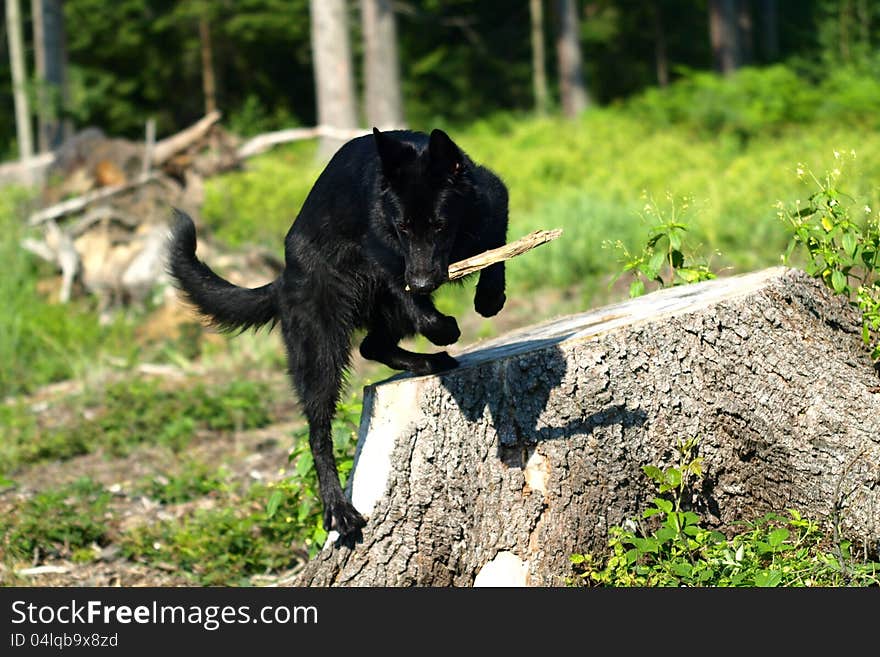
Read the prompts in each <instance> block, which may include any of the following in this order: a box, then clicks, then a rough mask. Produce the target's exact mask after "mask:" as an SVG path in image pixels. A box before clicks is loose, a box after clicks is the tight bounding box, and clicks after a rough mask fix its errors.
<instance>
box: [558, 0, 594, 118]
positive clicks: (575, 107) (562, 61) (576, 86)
mask: <svg viewBox="0 0 880 657" xmlns="http://www.w3.org/2000/svg"><path fill="white" fill-rule="evenodd" d="M556 23H557V31H556V58H557V62H558V67H559V95H560V97H561V102H562V113H563V114H564V115H565V116H567V117H568V118H575V117H576V116H578V115H579V114H580V113H581V112H583V111H584V110H585V109H587V107H588V106H589V104H590V97H589V95H588V94H587V88H586V86H585V85H584V68H583V57H582V55H581V42H580V23H579V21H578V15H577V8H576V6H575V0H556Z"/></svg>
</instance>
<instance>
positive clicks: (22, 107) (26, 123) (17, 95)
mask: <svg viewBox="0 0 880 657" xmlns="http://www.w3.org/2000/svg"><path fill="white" fill-rule="evenodd" d="M19 9H20V7H19V4H18V0H6V34H7V39H8V41H9V63H10V68H11V69H12V96H13V101H14V103H15V129H16V138H17V140H18V157H19V159H20V160H27V159H30V158H31V157H32V156H33V154H34V137H33V128H32V126H31V112H30V107H29V103H28V97H27V68H26V66H25V61H24V46H23V39H22V36H21V12H20V11H19Z"/></svg>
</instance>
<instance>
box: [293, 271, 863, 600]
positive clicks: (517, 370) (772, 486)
mask: <svg viewBox="0 0 880 657" xmlns="http://www.w3.org/2000/svg"><path fill="white" fill-rule="evenodd" d="M459 358H460V361H461V365H460V367H459V368H458V369H456V370H454V371H451V372H449V373H447V374H444V375H442V376H424V377H414V376H396V377H394V378H392V379H389V380H387V381H385V382H382V383H378V384H375V385H372V386H369V387H368V388H366V389H365V393H364V412H363V417H362V419H361V430H360V439H359V442H358V451H357V456H356V461H355V467H354V470H353V471H352V474H351V477H350V480H349V491H350V493H351V495H352V500H353V502H354V504H355V506H356V507H357V508H358V509H359V510H360V511H361V512H362V513H364V514H365V515H366V516H367V517H368V523H367V526H366V528H365V530H364V540H363V542H361V543H359V544H358V545H356V546H355V548H354V549H353V550H352V549H348V548H345V547H332V546H331V545H330V544H329V543H328V545H326V546H325V547H324V549H323V550H322V551H321V552H320V553H319V554H318V555H317V556H316V557H315V558H314V559H313V560H312V561H311V562H310V563H308V564H307V565H306V568H305V569H304V571H303V572H302V574H301V576H300V579H299V580H298V581H297V584H298V585H301V586H328V585H348V586H360V585H367V586H409V585H425V586H450V585H452V586H471V585H475V584H476V585H481V584H516V585H533V586H549V585H560V584H563V583H564V578H565V577H566V576H568V575H570V574H571V570H570V568H571V566H570V563H569V560H568V557H569V555H570V554H571V553H573V552H582V551H592V552H605V548H606V545H607V543H606V541H607V538H608V530H609V528H610V527H611V526H615V525H622V524H623V523H624V522H626V521H627V520H628V519H638V518H640V517H641V513H642V512H643V511H644V509H645V508H646V507H647V505H648V504H649V503H650V501H651V499H652V498H653V497H654V496H655V495H656V491H655V489H654V487H653V486H652V485H651V484H650V482H649V481H648V479H647V478H646V477H645V475H644V473H643V472H642V469H641V468H642V466H645V465H656V466H658V467H665V466H669V465H672V464H674V463H675V461H674V459H675V449H676V447H677V446H678V445H679V443H680V441H682V440H685V439H688V438H691V437H698V438H699V443H698V450H699V455H700V456H702V457H703V459H704V468H703V469H704V473H705V474H704V478H703V479H702V481H701V486H700V489H699V490H698V491H696V493H695V496H694V499H693V500H692V501H691V504H692V507H691V508H693V509H694V510H695V511H697V512H698V513H700V514H701V516H702V517H703V519H704V521H705V522H706V523H707V524H708V525H710V526H712V527H715V528H717V529H719V530H721V531H729V530H731V529H733V528H735V527H736V523H737V522H738V521H742V520H753V519H756V518H758V517H760V516H762V515H763V514H765V513H768V512H780V513H784V512H785V511H786V510H787V509H797V510H799V511H801V512H802V513H803V514H804V515H805V516H807V517H810V518H813V519H815V520H817V521H821V522H825V523H826V524H827V523H830V522H831V521H832V519H833V518H834V517H835V513H836V511H835V509H837V510H840V509H842V512H841V513H840V517H839V518H837V520H838V521H839V522H840V527H841V530H842V531H843V532H844V534H845V535H846V536H849V537H852V538H855V539H857V542H858V543H861V544H863V545H865V546H869V549H871V550H872V551H873V550H875V549H876V545H877V543H876V541H877V540H878V538H880V485H878V484H880V389H878V377H877V373H876V372H875V370H874V369H873V367H872V363H871V361H870V358H869V357H868V353H867V350H866V349H865V348H864V346H863V344H862V342H861V337H860V323H859V316H858V313H857V312H856V311H855V310H854V309H853V308H852V306H850V305H849V304H848V303H847V302H846V301H845V300H844V299H842V298H841V297H839V296H836V295H834V294H833V293H831V292H830V291H829V290H828V289H827V288H826V287H825V286H823V285H822V284H821V283H819V282H818V281H816V280H815V279H812V278H810V277H808V276H807V275H806V274H804V273H803V272H801V271H797V270H790V269H785V268H773V269H769V270H764V271H761V272H756V273H753V274H748V275H744V276H738V277H731V278H723V279H718V280H714V281H709V282H705V283H700V284H695V285H689V286H683V287H676V288H671V289H667V290H663V291H660V292H656V293H653V294H649V295H646V296H644V297H640V298H638V299H634V300H631V301H627V302H624V303H620V304H617V305H614V306H609V307H606V308H602V309H599V310H595V311H592V312H588V313H584V314H581V315H575V316H571V317H566V318H562V319H558V320H555V321H552V322H549V323H547V324H544V325H541V326H536V327H531V328H528V329H525V330H522V331H520V332H516V333H511V334H509V335H507V336H503V337H501V338H497V339H495V340H492V341H490V342H488V343H486V344H485V345H479V347H478V348H477V349H475V350H472V351H469V352H465V353H464V354H459Z"/></svg>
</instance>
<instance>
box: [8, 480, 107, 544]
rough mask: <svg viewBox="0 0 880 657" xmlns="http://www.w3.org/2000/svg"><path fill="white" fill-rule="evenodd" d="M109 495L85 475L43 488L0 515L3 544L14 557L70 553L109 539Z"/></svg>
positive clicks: (104, 542)
mask: <svg viewBox="0 0 880 657" xmlns="http://www.w3.org/2000/svg"><path fill="white" fill-rule="evenodd" d="M109 501H110V494H109V493H108V492H107V491H105V490H104V489H103V487H102V486H101V485H100V484H97V483H95V482H94V481H92V480H91V479H89V478H88V477H82V478H80V479H78V480H77V481H76V482H74V483H73V484H70V485H67V486H62V487H60V488H54V489H50V490H47V491H43V492H41V493H39V494H38V495H36V496H34V497H33V498H31V499H28V500H26V501H25V502H23V503H22V504H18V505H15V506H13V507H12V508H11V509H10V510H9V511H8V513H6V514H4V515H3V516H0V536H2V538H0V545H2V546H3V552H5V553H6V555H7V556H8V557H11V558H12V559H14V560H19V561H23V560H31V559H33V558H34V557H35V555H39V556H40V557H45V556H47V555H50V556H69V555H70V554H71V552H72V551H75V550H77V549H78V548H86V547H88V546H89V545H91V544H92V543H97V544H98V545H105V544H106V543H108V542H109V537H108V532H109V528H108V525H107V523H106V518H105V512H106V510H107V505H108V503H109Z"/></svg>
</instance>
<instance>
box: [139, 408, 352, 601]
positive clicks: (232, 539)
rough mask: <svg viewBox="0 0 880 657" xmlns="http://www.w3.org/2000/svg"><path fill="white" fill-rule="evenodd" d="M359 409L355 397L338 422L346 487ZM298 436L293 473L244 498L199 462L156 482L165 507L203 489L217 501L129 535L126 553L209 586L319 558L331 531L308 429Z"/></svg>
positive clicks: (258, 487)
mask: <svg viewBox="0 0 880 657" xmlns="http://www.w3.org/2000/svg"><path fill="white" fill-rule="evenodd" d="M360 412H361V403H360V400H359V399H358V398H356V397H355V396H352V398H351V399H350V401H348V402H342V403H340V404H339V406H338V410H337V415H336V419H335V420H334V423H333V444H334V453H335V455H336V459H337V463H338V466H339V473H340V478H341V479H342V481H343V485H344V482H345V478H346V477H347V475H348V473H349V472H350V471H351V467H352V462H353V454H354V438H355V437H356V430H357V425H358V421H359V419H360ZM295 439H296V443H295V445H294V447H293V449H292V450H291V452H290V462H291V463H293V472H292V474H290V475H289V476H288V477H286V478H284V479H282V480H280V481H278V482H274V483H270V484H268V485H266V484H261V483H260V484H255V485H253V486H251V487H250V488H249V489H248V490H247V491H245V492H244V494H243V495H242V496H239V495H238V494H237V493H236V491H235V490H234V489H233V488H232V487H231V486H230V485H229V484H228V483H226V481H225V479H226V478H225V476H224V475H223V473H216V474H213V475H211V474H210V473H208V472H207V471H206V470H205V469H204V468H200V467H197V466H195V465H194V466H193V467H189V468H187V469H186V470H185V472H184V473H182V474H181V475H179V476H177V477H168V478H167V481H160V482H159V486H158V487H156V486H155V484H156V482H155V480H153V483H151V484H150V489H151V490H152V491H153V492H152V496H153V497H157V498H159V499H161V500H162V501H163V502H165V503H176V502H179V501H185V500H186V499H187V498H188V496H189V495H191V494H192V495H195V494H198V493H197V491H199V490H202V489H205V488H212V489H213V490H212V491H211V495H212V497H213V498H214V500H215V502H216V504H215V505H214V506H212V507H211V508H208V509H197V510H195V511H193V512H191V513H189V514H187V515H186V516H185V517H184V518H183V519H180V520H175V521H167V522H161V523H157V524H152V525H144V526H141V527H137V528H135V529H133V530H131V531H129V532H128V533H127V534H126V535H125V536H124V537H123V539H122V547H123V552H124V553H125V554H126V556H128V557H129V558H131V559H136V560H139V561H143V562H147V563H154V562H162V563H166V564H167V563H173V564H174V565H175V566H176V567H178V568H179V569H180V570H181V571H182V572H185V573H188V574H190V575H192V577H193V578H194V579H195V581H197V582H198V583H200V584H204V585H236V584H241V585H247V584H248V583H249V578H250V577H252V576H253V575H260V574H266V573H268V572H271V571H274V570H278V569H281V568H286V567H289V566H291V565H293V564H294V563H296V561H298V560H300V559H304V558H307V557H308V556H310V555H314V554H315V553H316V552H317V551H318V550H320V548H321V547H322V545H323V543H324V541H325V540H326V538H327V533H326V532H325V531H324V529H323V527H322V517H321V500H320V496H319V493H318V483H317V477H316V475H315V469H314V462H313V461H312V456H311V452H310V451H309V448H308V430H307V429H305V428H304V429H303V430H301V431H298V432H296V434H295ZM163 498H164V499H163Z"/></svg>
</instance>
